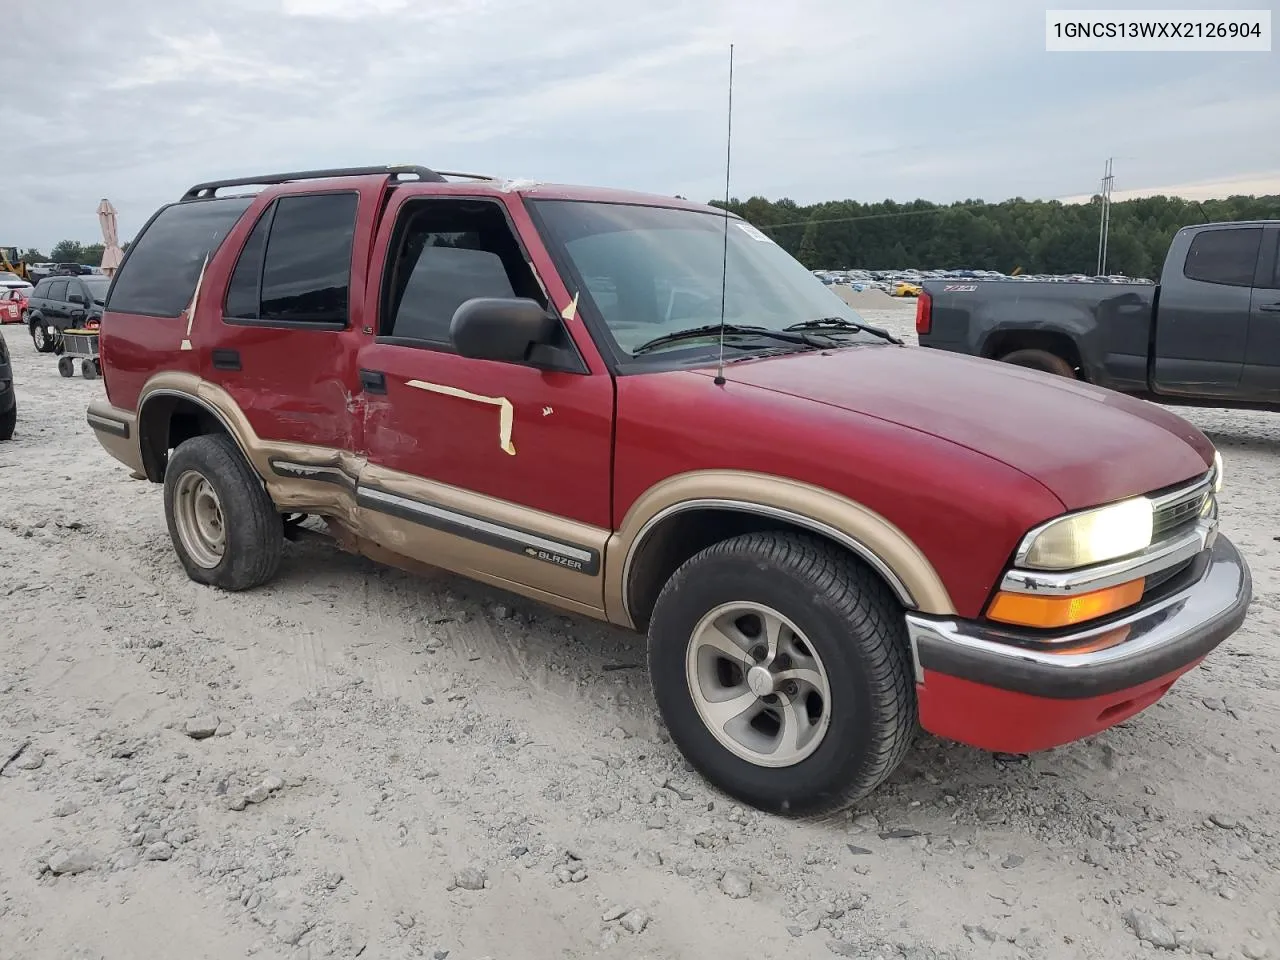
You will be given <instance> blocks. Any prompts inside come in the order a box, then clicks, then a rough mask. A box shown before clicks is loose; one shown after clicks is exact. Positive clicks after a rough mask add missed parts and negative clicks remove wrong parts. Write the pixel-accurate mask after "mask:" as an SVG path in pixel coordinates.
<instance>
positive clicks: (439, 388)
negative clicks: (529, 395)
mask: <svg viewBox="0 0 1280 960" xmlns="http://www.w3.org/2000/svg"><path fill="white" fill-rule="evenodd" d="M405 385H406V386H409V387H416V388H418V389H419V390H426V391H427V392H428V393H442V394H444V395H445V396H446V397H457V398H458V399H460V400H472V401H474V402H476V403H487V404H490V405H491V406H495V407H497V408H498V446H500V447H501V448H502V450H503V452H504V453H509V454H511V456H513V457H514V456H515V455H516V448H515V447H514V446H513V445H512V443H511V428H512V426H513V424H514V421H515V408H514V407H513V406H512V405H511V401H510V400H508V399H507V398H506V397H482V396H481V395H480V394H478V393H468V392H467V391H466V390H459V389H458V388H457V387H447V386H445V385H444V384H442V383H427V382H426V381H425V380H409V381H408V382H407V383H406V384H405Z"/></svg>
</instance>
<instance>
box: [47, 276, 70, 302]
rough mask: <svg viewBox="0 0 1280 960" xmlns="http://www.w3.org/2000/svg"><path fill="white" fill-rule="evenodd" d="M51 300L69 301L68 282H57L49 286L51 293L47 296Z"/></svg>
mask: <svg viewBox="0 0 1280 960" xmlns="http://www.w3.org/2000/svg"><path fill="white" fill-rule="evenodd" d="M45 297H46V298H47V299H49V300H65V299H67V281H65V280H55V281H53V283H51V284H49V292H48V293H46V294H45Z"/></svg>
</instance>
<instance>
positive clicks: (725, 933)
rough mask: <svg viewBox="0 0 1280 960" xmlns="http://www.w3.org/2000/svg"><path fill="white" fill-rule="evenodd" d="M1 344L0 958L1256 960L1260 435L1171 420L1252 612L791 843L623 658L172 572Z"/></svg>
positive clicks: (900, 325) (626, 646)
mask: <svg viewBox="0 0 1280 960" xmlns="http://www.w3.org/2000/svg"><path fill="white" fill-rule="evenodd" d="M867 316H868V319H871V320H874V321H877V322H883V323H886V324H888V325H890V326H892V327H894V328H895V329H897V330H899V331H900V332H904V333H906V332H909V330H910V327H911V313H910V307H909V305H904V306H903V308H900V309H897V310H893V311H886V312H871V311H868V312H867ZM5 334H6V336H7V338H8V341H9V346H10V350H11V351H12V353H13V355H14V356H13V365H14V375H15V377H16V380H17V389H18V396H19V423H18V430H17V434H16V436H15V438H14V440H13V441H12V442H10V443H7V444H0V764H3V765H4V770H3V775H2V776H0V955H2V956H5V957H12V958H15V960H46V958H47V960H55V958H56V960H65V958H73V960H99V958H110V960H115V958H129V960H149V958H156V960H161V958H163V960H172V958H174V957H182V958H183V960H196V958H226V957H236V956H244V955H256V956H260V957H264V958H275V957H283V958H291V960H292V958H319V957H335V958H342V960H347V958H354V957H357V956H359V957H363V958H366V960H382V958H391V960H398V958H408V957H431V958H436V960H443V958H446V957H450V958H455V960H480V958H483V957H491V958H513V957H529V958H557V960H565V958H578V957H595V956H615V957H624V958H628V960H630V958H686V957H688V958H695V957H697V958H701V957H717V958H731V960H736V958H740V957H742V958H745V957H753V958H758V957H782V956H788V957H800V956H803V957H816V958H821V957H824V956H837V957H866V958H872V957H880V958H885V960H888V958H896V957H905V958H917V960H924V958H940V957H948V958H951V957H954V958H960V957H974V958H979V957H980V958H984V960H986V958H994V960H1000V958H1012V957H1030V958H1057V957H1064V958H1065V957H1089V958H1100V960H1101V958H1106V960H1116V958H1125V957H1139V956H1150V955H1151V951H1152V950H1174V951H1181V952H1182V953H1183V954H1186V955H1192V954H1194V955H1196V956H1211V957H1214V958H1225V957H1230V958H1237V957H1245V958H1250V960H1256V958H1260V957H1268V956H1269V957H1277V956H1280V876H1278V875H1277V869H1276V868H1277V861H1278V860H1280V816H1278V815H1277V807H1278V801H1277V799H1276V796H1277V792H1276V786H1277V784H1278V783H1280V774H1278V768H1280V756H1278V755H1277V752H1278V750H1280V738H1278V732H1280V652H1278V651H1277V647H1276V642H1275V631H1276V626H1277V624H1278V623H1280V598H1278V597H1277V585H1278V580H1277V577H1278V572H1277V565H1278V562H1280V561H1278V556H1280V553H1278V549H1277V548H1278V545H1277V543H1276V542H1275V541H1276V540H1277V539H1280V537H1277V535H1280V516H1277V514H1280V495H1278V494H1277V492H1276V488H1275V478H1276V474H1277V470H1276V466H1275V464H1276V458H1277V456H1278V455H1280V419H1277V417H1276V416H1275V415H1271V414H1259V413H1235V412H1228V411H1217V410H1187V411H1185V413H1186V416H1188V418H1189V419H1191V420H1193V421H1194V422H1195V423H1196V424H1198V425H1199V426H1200V427H1201V428H1202V429H1204V430H1206V431H1207V432H1208V433H1209V435H1210V436H1211V437H1212V438H1213V440H1214V441H1215V442H1216V443H1217V444H1218V445H1219V447H1220V449H1221V450H1222V452H1223V457H1224V459H1225V462H1226V477H1227V486H1226V491H1225V494H1224V496H1223V510H1224V514H1225V519H1224V526H1225V529H1226V531H1227V532H1228V534H1229V535H1230V536H1231V537H1232V538H1233V539H1235V540H1236V542H1237V543H1238V544H1239V545H1240V546H1241V547H1242V549H1243V550H1244V551H1245V553H1246V554H1247V555H1248V557H1249V558H1250V559H1251V562H1252V565H1253V571H1254V576H1255V590H1256V600H1255V602H1254V606H1253V608H1252V610H1251V613H1250V616H1249V619H1248V621H1247V622H1246V624H1245V626H1244V628H1243V629H1242V630H1241V631H1240V632H1239V633H1238V634H1236V635H1235V636H1234V637H1232V638H1231V639H1230V640H1229V641H1228V642H1227V643H1226V644H1225V645H1224V646H1223V647H1222V648H1220V649H1219V650H1218V651H1217V652H1216V653H1215V654H1214V655H1213V656H1211V657H1210V659H1209V660H1208V661H1207V662H1206V663H1205V664H1204V665H1203V666H1202V667H1201V668H1200V669H1198V670H1196V671H1194V672H1192V673H1191V674H1190V675H1189V676H1187V677H1186V678H1185V679H1183V680H1182V681H1181V682H1180V683H1179V684H1178V685H1177V686H1176V687H1175V688H1174V690H1173V691H1172V692H1171V694H1170V695H1169V696H1167V697H1166V698H1165V699H1164V700H1163V701H1162V702H1161V703H1160V704H1158V705H1157V706H1155V707H1154V708H1152V709H1150V710H1148V711H1146V712H1145V713H1143V714H1142V715H1140V716H1138V717H1137V718H1135V719H1133V720H1131V721H1129V722H1127V723H1125V724H1123V725H1121V726H1120V727H1119V728H1117V729H1115V730H1112V731H1109V732H1108V733H1106V734H1104V735H1102V736H1099V737H1097V738H1095V739H1093V740H1091V741H1088V742H1084V743H1079V744H1075V745H1072V746H1069V747H1065V748H1062V749H1059V750H1055V751H1051V752H1048V753H1044V754H1038V755H1034V756H1032V757H1030V758H1022V757H993V756H991V755H988V754H985V753H982V752H979V751H976V750H971V749H968V748H965V747H960V746H954V745H951V744H947V743H943V742H940V741H937V740H934V739H932V738H929V737H926V736H921V738H920V739H919V740H918V742H917V744H916V746H915V747H914V749H913V750H912V752H911V753H910V754H909V756H908V758H907V761H906V762H905V763H904V765H903V766H902V768H901V769H900V770H899V772H898V773H897V774H896V775H895V776H894V778H893V779H892V780H891V781H890V782H889V783H888V784H887V785H886V786H885V787H884V788H882V789H881V790H880V791H879V792H878V793H877V794H876V795H875V796H874V797H872V798H871V799H869V800H867V801H866V802H864V803H863V804H862V805H861V807H860V808H859V809H857V810H855V811H852V812H851V813H850V815H849V816H848V818H847V819H841V820H840V821H839V822H836V823H828V824H823V825H813V824H796V823H793V822H789V821H785V820H780V819H773V818H769V817H766V816H763V815H761V814H758V813H756V812H754V811H751V810H744V809H741V808H739V807H737V806H735V805H734V804H733V803H732V802H729V801H727V800H726V799H725V798H724V797H723V796H721V795H719V794H717V793H716V792H715V791H713V790H711V789H709V788H708V787H707V786H706V785H705V784H704V783H703V782H702V781H701V780H700V779H698V778H697V777H696V776H694V775H692V774H691V773H690V772H688V770H687V768H686V767H685V766H684V765H683V763H682V761H681V758H680V757H679V755H678V754H677V752H676V750H675V749H674V747H672V746H671V744H670V743H669V742H668V740H667V737H666V736H665V734H664V733H663V731H662V728H661V724H660V723H659V722H658V720H657V717H656V714H655V711H654V708H653V705H652V698H651V694H650V690H649V687H648V683H647V679H646V677H645V673H644V671H643V670H642V669H641V668H640V664H641V663H642V661H643V641H642V639H640V638H639V637H636V636H633V635H630V634H627V633H624V632H622V631H618V630H614V629H611V628H608V627H604V626H602V625H600V624H597V623H594V622H590V621H587V620H584V619H579V618H575V617H566V616H561V615H559V614H557V613H555V612H553V611H550V610H548V609H546V608H542V607H539V606H537V605H535V604H532V603H530V602H527V601H524V600H522V599H519V598H513V597H511V596H508V595H504V594H501V593H499V592H497V591H494V590H490V589H488V588H484V587H479V586H476V585H473V584H470V583H468V582H465V581H463V580H460V579H458V578H455V577H452V576H448V575H445V574H440V575H438V576H436V577H433V578H430V579H414V578H411V577H409V576H407V575H404V574H401V573H399V572H395V571H392V570H389V569H384V568H380V567H377V566H375V565H373V564H371V563H368V562H365V561H363V560H361V559H358V558H353V557H350V556H347V555H345V554H343V553H340V552H339V551H337V550H336V549H334V548H332V547H330V546H328V545H326V544H323V543H303V544H292V545H289V546H288V547H287V549H286V554H285V561H284V565H283V569H282V572H281V576H280V577H279V579H278V580H277V581H276V582H275V583H273V584H271V585H269V586H268V587H266V588H263V589H261V590H257V591H253V592H251V593H247V594H239V595H228V594H222V593H218V592H216V591H213V590H210V589H206V588H203V587H200V586H198V585H196V584H195V583H192V582H191V581H190V580H188V579H187V578H186V576H185V575H184V574H183V573H182V570H181V568H180V567H179V565H178V563H177V561H176V559H175V557H174V555H173V551H172V548H171V546H170V544H169V539H168V535H167V533H166V530H165V524H164V516H163V510H162V505H161V492H160V489H159V488H158V487H156V486H153V485H151V484H148V483H145V482H139V481H133V480H130V479H129V478H128V476H127V474H126V472H125V471H124V470H123V469H122V468H121V467H120V466H118V465H117V464H116V463H115V462H114V461H112V460H110V458H109V457H108V456H107V455H106V454H105V453H104V452H103V451H102V450H101V449H100V448H99V446H98V444H97V442H96V441H95V440H94V439H93V437H92V435H91V434H90V432H89V429H88V427H87V426H86V424H85V422H84V408H85V405H86V403H87V402H88V401H89V400H90V399H92V398H94V397H96V396H98V395H100V393H101V391H102V387H101V384H100V382H91V381H84V380H81V379H79V378H76V379H74V380H63V379H61V378H60V377H59V376H58V374H57V371H56V368H55V364H54V361H53V359H52V358H51V357H48V356H42V355H38V354H36V353H35V352H34V350H33V348H32V346H31V342H30V340H29V338H27V337H26V336H25V335H23V331H22V330H21V328H16V327H8V328H6V329H5ZM11 757H12V758H13V759H12V760H11V761H10V758H11ZM6 761H9V762H7V763H6ZM175 948H176V949H175Z"/></svg>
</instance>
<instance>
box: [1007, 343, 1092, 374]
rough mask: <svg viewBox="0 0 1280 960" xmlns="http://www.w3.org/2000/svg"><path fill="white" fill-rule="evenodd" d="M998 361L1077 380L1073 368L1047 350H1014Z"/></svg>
mask: <svg viewBox="0 0 1280 960" xmlns="http://www.w3.org/2000/svg"><path fill="white" fill-rule="evenodd" d="M1000 360H1001V362H1003V363H1012V364H1013V365H1014V366H1018V367H1030V368H1031V369H1032V370H1043V371H1044V372H1045V373H1053V374H1057V375H1058V376H1059V377H1067V378H1068V379H1071V380H1075V379H1077V377H1076V371H1075V368H1074V367H1073V366H1071V364H1069V363H1067V361H1065V360H1063V359H1062V358H1061V357H1059V356H1058V355H1057V354H1053V353H1050V352H1049V351H1048V350H1014V351H1013V352H1012V353H1006V354H1005V355H1004V356H1003V357H1001V358H1000Z"/></svg>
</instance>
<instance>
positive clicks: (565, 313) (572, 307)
mask: <svg viewBox="0 0 1280 960" xmlns="http://www.w3.org/2000/svg"><path fill="white" fill-rule="evenodd" d="M577 315H578V294H576V293H575V294H574V295H573V299H572V300H570V301H569V305H568V306H567V307H565V308H564V309H563V310H562V311H560V316H561V317H563V318H564V319H565V320H572V319H573V318H574V317H576V316H577Z"/></svg>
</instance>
